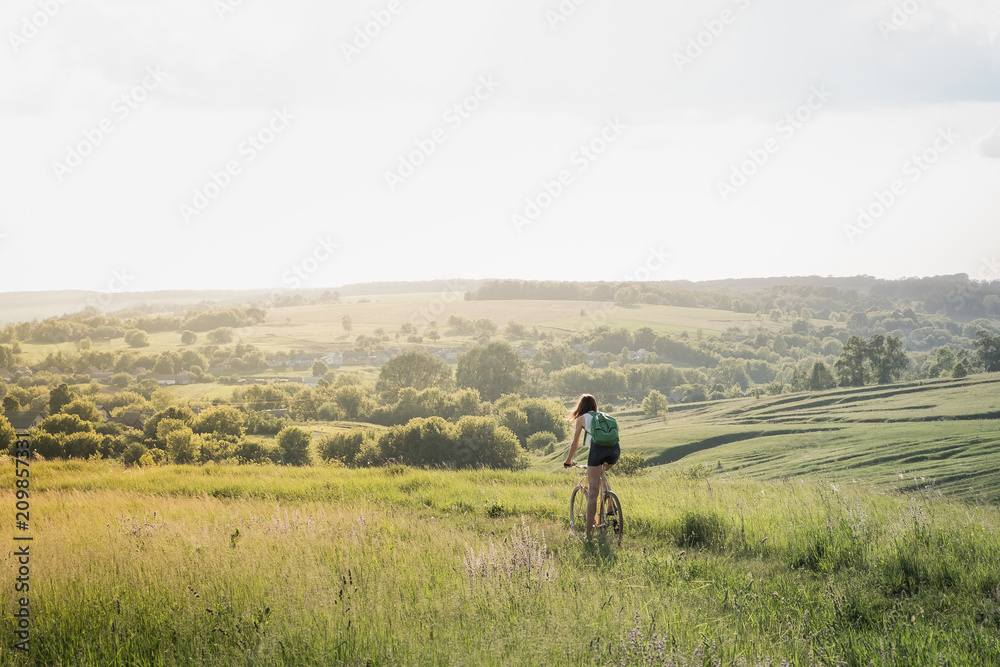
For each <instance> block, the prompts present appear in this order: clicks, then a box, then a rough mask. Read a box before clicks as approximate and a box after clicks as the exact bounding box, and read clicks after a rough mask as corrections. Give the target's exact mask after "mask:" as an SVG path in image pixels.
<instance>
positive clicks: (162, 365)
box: [153, 354, 175, 375]
mask: <svg viewBox="0 0 1000 667" xmlns="http://www.w3.org/2000/svg"><path fill="white" fill-rule="evenodd" d="M153 372H154V373H156V374H157V375H173V374H174V372H175V369H174V360H173V359H172V358H171V357H170V355H168V354H161V355H160V358H159V359H157V360H156V365H155V366H153Z"/></svg>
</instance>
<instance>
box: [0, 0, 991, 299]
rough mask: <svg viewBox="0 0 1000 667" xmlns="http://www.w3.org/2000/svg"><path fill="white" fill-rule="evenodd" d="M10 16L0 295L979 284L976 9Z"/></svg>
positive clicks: (96, 3) (981, 86) (985, 150)
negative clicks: (389, 287)
mask: <svg viewBox="0 0 1000 667" xmlns="http://www.w3.org/2000/svg"><path fill="white" fill-rule="evenodd" d="M0 28H2V30H3V36H4V39H3V44H2V45H0V81H2V82H3V84H2V86H0V114H2V123H0V145H2V146H3V160H2V161H0V188H2V197H0V291H27V290H63V289H85V290H107V289H109V283H111V282H112V281H115V280H117V281H118V282H116V283H115V284H116V285H120V286H121V288H122V289H125V290H128V291H146V290H160V289H237V288H265V289H277V288H293V287H309V288H320V287H336V286H339V285H344V284H348V283H358V282H367V281H384V280H393V281H395V280H425V279H434V278H453V277H461V278H473V279H475V278H519V279H555V280H608V281H618V280H625V279H640V280H677V279H688V280H708V279H718V278H732V277H754V276H796V275H837V276H849V275H858V274H869V275H874V276H878V277H886V278H897V277H903V276H927V275H938V274H952V273H960V272H964V273H968V274H969V275H970V276H971V277H973V278H980V279H998V278H1000V265H998V263H997V261H996V256H997V254H998V252H1000V226H998V225H997V224H996V219H997V213H998V211H1000V189H998V188H997V187H996V183H997V181H998V178H1000V88H998V87H997V85H996V82H997V80H998V78H997V77H998V74H1000V41H998V37H1000V6H998V4H997V3H996V2H985V3H984V2H981V1H979V0H926V1H922V2H917V1H916V0H913V1H911V2H886V1H872V0H864V1H861V0H844V1H842V2H836V3H833V2H818V1H816V0H808V1H802V0H795V1H794V2H793V1H792V0H776V1H771V2H758V1H757V0H735V1H734V0H718V1H714V2H710V3H693V2H676V1H673V0H670V1H666V2H664V1H656V2H654V1H652V0H638V1H636V2H631V3H613V2H606V1H600V0H589V1H586V0H563V1H562V2H559V0H548V1H547V2H541V3H539V2H531V1H527V0H504V1H503V2H500V1H499V0H478V1H473V2H470V1H469V0H438V1H437V2H426V1H425V2H413V1H412V0H379V1H377V2H370V1H369V2H355V3H329V2H317V1H307V0H284V1H282V2H276V1H273V0H272V1H267V0H245V1H240V0H215V1H214V2H212V1H209V0H200V1H198V2H196V1H194V0H175V1H173V2H170V3H163V2H154V1H153V0H62V1H61V2H60V1H58V0H8V1H7V2H5V3H3V6H2V8H0ZM116 276H118V277H119V278H122V279H121V280H119V279H118V278H116Z"/></svg>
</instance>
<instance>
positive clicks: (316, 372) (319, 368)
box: [312, 359, 330, 378]
mask: <svg viewBox="0 0 1000 667" xmlns="http://www.w3.org/2000/svg"><path fill="white" fill-rule="evenodd" d="M329 370H330V367H329V366H327V365H326V364H325V363H323V362H322V361H320V360H319V359H317V360H316V363H314V364H313V367H312V374H313V377H315V378H321V377H323V376H324V375H326V374H327V371H329Z"/></svg>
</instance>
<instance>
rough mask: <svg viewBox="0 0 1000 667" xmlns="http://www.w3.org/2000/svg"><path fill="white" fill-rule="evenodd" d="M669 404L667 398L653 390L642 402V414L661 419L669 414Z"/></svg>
mask: <svg viewBox="0 0 1000 667" xmlns="http://www.w3.org/2000/svg"><path fill="white" fill-rule="evenodd" d="M668 407H669V403H668V402H667V397H666V396H664V395H663V394H661V393H660V392H658V391H657V390H655V389H653V390H652V391H651V392H649V393H648V394H647V395H646V398H644V399H643V400H642V412H643V414H645V415H646V416H648V417H660V416H662V415H665V414H667V409H668Z"/></svg>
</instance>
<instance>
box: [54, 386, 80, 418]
mask: <svg viewBox="0 0 1000 667" xmlns="http://www.w3.org/2000/svg"><path fill="white" fill-rule="evenodd" d="M75 398H76V396H74V395H73V392H72V391H70V390H69V385H68V384H66V383H65V382H63V383H62V384H61V385H59V386H57V387H56V388H55V389H53V390H52V391H51V392H49V414H51V415H57V414H59V413H60V412H62V409H63V407H65V406H67V405H69V404H70V403H72V402H73V399H75Z"/></svg>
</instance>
